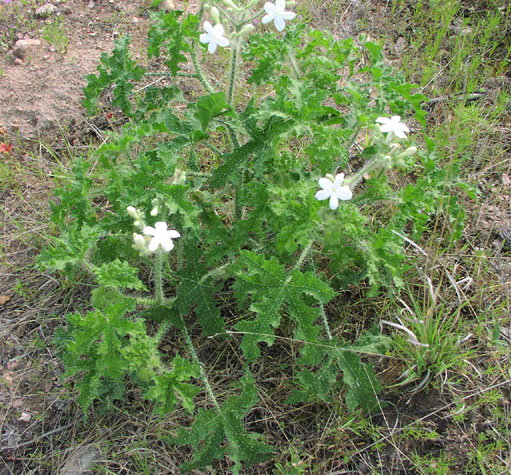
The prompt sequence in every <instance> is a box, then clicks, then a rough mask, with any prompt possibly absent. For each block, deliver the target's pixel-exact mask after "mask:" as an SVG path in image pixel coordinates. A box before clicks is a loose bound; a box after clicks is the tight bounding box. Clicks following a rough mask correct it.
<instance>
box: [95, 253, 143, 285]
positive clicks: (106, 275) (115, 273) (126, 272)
mask: <svg viewBox="0 0 511 475" xmlns="http://www.w3.org/2000/svg"><path fill="white" fill-rule="evenodd" d="M93 272H94V275H95V276H96V280H97V282H98V284H99V285H101V286H104V287H115V288H120V289H134V290H147V288H146V286H145V285H144V284H143V283H142V281H141V280H140V279H139V278H138V269H137V268H135V267H131V266H130V265H129V264H128V263H127V262H126V261H122V262H121V261H120V260H119V259H115V261H112V262H108V263H107V264H103V265H101V266H99V267H98V266H94V267H93Z"/></svg>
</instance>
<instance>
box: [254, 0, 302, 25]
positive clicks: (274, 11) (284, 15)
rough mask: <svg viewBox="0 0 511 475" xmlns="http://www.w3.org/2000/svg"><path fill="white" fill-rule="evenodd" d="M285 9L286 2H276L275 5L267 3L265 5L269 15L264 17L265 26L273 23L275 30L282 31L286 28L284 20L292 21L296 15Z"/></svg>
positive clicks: (281, 0)
mask: <svg viewBox="0 0 511 475" xmlns="http://www.w3.org/2000/svg"><path fill="white" fill-rule="evenodd" d="M285 8H286V0H275V3H271V2H266V3H265V4H264V11H265V12H266V13H267V15H265V16H263V18H262V20H261V21H262V22H263V23H264V24H266V23H270V21H273V23H274V24H275V28H277V30H279V31H282V30H283V29H284V28H285V27H286V22H285V21H284V20H292V19H293V18H294V17H295V16H296V13H293V12H286V11H285Z"/></svg>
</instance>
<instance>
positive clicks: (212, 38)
mask: <svg viewBox="0 0 511 475" xmlns="http://www.w3.org/2000/svg"><path fill="white" fill-rule="evenodd" d="M204 30H205V31H206V33H202V34H201V35H200V37H199V40H200V42H201V43H209V45H208V51H209V52H210V53H211V54H213V53H214V52H215V51H216V47H217V45H218V46H221V47H222V48H225V47H226V46H229V45H230V42H229V40H228V39H227V38H225V37H224V33H225V30H224V27H223V26H222V25H221V24H220V23H218V25H215V26H212V25H211V23H210V22H209V21H205V22H204Z"/></svg>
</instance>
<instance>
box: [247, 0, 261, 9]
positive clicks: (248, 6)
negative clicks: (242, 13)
mask: <svg viewBox="0 0 511 475" xmlns="http://www.w3.org/2000/svg"><path fill="white" fill-rule="evenodd" d="M258 3H259V0H252V1H251V2H250V3H249V4H248V5H247V6H246V7H245V9H246V10H249V9H250V8H252V7H255V6H256V5H257V4H258Z"/></svg>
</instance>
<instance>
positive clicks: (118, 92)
mask: <svg viewBox="0 0 511 475" xmlns="http://www.w3.org/2000/svg"><path fill="white" fill-rule="evenodd" d="M129 44H130V39H129V36H128V35H126V36H124V37H123V38H120V39H118V40H116V41H115V47H114V50H113V51H112V54H111V55H110V56H108V54H107V53H102V54H101V65H100V66H98V71H99V76H96V75H95V74H89V75H88V76H87V86H86V87H85V88H84V90H83V92H84V94H85V100H84V101H83V103H82V105H83V106H84V107H85V108H86V109H87V112H88V113H89V114H90V115H91V114H94V112H95V110H96V106H97V103H98V98H99V95H100V93H101V92H102V91H103V90H105V89H106V88H107V87H109V86H112V85H114V86H115V87H114V90H113V93H114V100H113V101H112V104H113V105H114V106H117V107H119V108H120V109H121V110H122V112H123V113H124V114H126V115H128V116H129V115H131V104H130V102H129V96H130V95H131V93H132V91H133V85H132V84H131V82H130V81H140V79H142V76H143V75H144V69H142V68H141V67H139V66H137V65H136V63H135V62H134V61H133V60H131V57H130V52H129Z"/></svg>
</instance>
